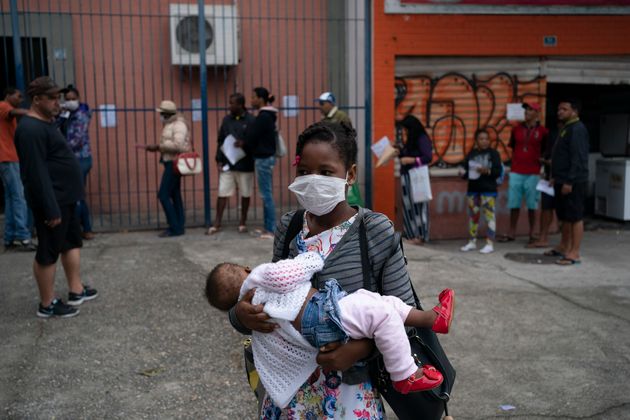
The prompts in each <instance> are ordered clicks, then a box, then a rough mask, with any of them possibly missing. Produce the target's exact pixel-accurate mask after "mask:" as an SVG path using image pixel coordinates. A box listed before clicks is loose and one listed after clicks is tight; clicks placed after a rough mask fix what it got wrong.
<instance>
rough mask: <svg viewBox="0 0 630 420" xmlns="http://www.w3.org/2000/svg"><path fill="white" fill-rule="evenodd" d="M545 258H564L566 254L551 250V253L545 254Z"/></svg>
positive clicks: (546, 252)
mask: <svg viewBox="0 0 630 420" xmlns="http://www.w3.org/2000/svg"><path fill="white" fill-rule="evenodd" d="M543 255H544V256H545V257H562V258H564V254H563V253H562V252H560V251H556V250H555V249H550V250H549V251H545V252H543Z"/></svg>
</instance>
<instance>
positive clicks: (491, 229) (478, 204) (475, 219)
mask: <svg viewBox="0 0 630 420" xmlns="http://www.w3.org/2000/svg"><path fill="white" fill-rule="evenodd" d="M495 201H496V196H494V195H485V194H481V193H469V194H468V233H469V234H470V239H477V231H478V230H479V219H480V217H481V210H482V209H483V215H484V217H485V218H486V223H487V225H488V229H487V232H486V238H487V240H488V241H494V238H495V234H496V218H495V214H494V204H495Z"/></svg>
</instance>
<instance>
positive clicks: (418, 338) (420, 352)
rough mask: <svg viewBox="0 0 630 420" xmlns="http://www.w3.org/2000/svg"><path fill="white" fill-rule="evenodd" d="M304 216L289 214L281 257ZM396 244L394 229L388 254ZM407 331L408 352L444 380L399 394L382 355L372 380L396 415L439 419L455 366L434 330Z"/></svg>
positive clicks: (362, 232) (379, 286) (366, 262)
mask: <svg viewBox="0 0 630 420" xmlns="http://www.w3.org/2000/svg"><path fill="white" fill-rule="evenodd" d="M303 220H304V210H298V211H296V212H295V214H294V215H293V217H292V218H291V221H290V222H289V226H288V228H287V232H286V234H285V237H284V248H283V250H282V259H285V258H287V257H288V256H289V246H290V244H291V241H292V240H293V238H295V236H297V234H298V233H299V232H300V229H301V228H302V223H303ZM359 223H360V224H359V245H360V248H361V265H362V266H363V288H364V289H366V290H372V281H371V273H372V265H371V263H370V257H369V254H368V248H367V246H368V240H367V232H366V228H365V224H364V222H363V220H361V221H360V222H359ZM399 245H400V247H401V250H402V239H401V236H400V233H398V232H396V233H395V234H394V236H393V237H392V245H391V248H390V253H389V257H391V256H393V255H394V254H395V252H396V250H397V249H398V246H399ZM406 261H407V260H406V258H405V263H406ZM384 268H385V267H384V265H383V268H382V269H381V272H380V273H379V277H378V280H377V283H376V290H372V291H376V292H378V293H379V294H383V280H384V279H383V275H384V272H383V271H384ZM411 290H412V292H413V298H414V301H415V306H416V307H417V308H418V309H422V307H421V305H420V300H419V299H418V296H417V295H416V291H415V290H414V288H413V285H411ZM408 335H409V344H410V345H411V352H412V354H413V356H414V358H415V359H416V362H419V363H421V364H430V365H433V366H435V368H436V369H437V370H438V371H440V372H441V373H442V375H443V376H444V382H442V385H440V386H439V387H438V388H435V389H432V390H429V391H424V392H414V393H410V394H406V395H404V394H401V393H399V392H397V391H396V390H394V388H393V387H392V382H391V380H390V378H389V374H388V373H387V371H386V370H385V366H384V364H383V358H382V357H381V356H379V357H377V358H376V359H375V360H374V361H372V362H370V373H371V377H372V384H373V385H374V386H375V387H377V388H378V390H379V391H380V392H381V394H382V395H383V397H385V400H387V403H388V404H389V405H390V406H391V408H392V409H393V410H394V413H396V416H398V418H400V419H401V420H408V419H409V420H425V419H426V420H434V419H435V420H439V419H440V418H441V417H442V415H443V414H445V415H448V407H447V403H448V400H449V399H450V394H451V391H452V389H453V383H454V382H455V369H454V368H453V365H451V362H450V361H449V360H448V357H446V354H445V353H444V350H443V349H442V346H441V345H440V342H439V341H438V338H437V336H436V335H435V333H434V332H433V331H431V330H430V329H426V328H419V329H415V328H413V329H411V330H410V331H409V332H408Z"/></svg>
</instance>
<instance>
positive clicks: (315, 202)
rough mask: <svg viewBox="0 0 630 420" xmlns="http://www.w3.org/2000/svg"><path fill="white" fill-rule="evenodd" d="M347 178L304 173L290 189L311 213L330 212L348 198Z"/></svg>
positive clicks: (320, 214)
mask: <svg viewBox="0 0 630 420" xmlns="http://www.w3.org/2000/svg"><path fill="white" fill-rule="evenodd" d="M347 178H348V175H347V174H346V179H343V178H337V177H336V176H324V175H303V176H298V177H297V178H295V181H293V183H292V184H291V185H289V190H290V191H291V192H293V194H295V196H296V198H297V201H298V202H299V203H300V205H301V206H302V207H304V208H305V209H306V211H308V212H309V213H313V214H314V215H316V216H322V215H324V214H328V213H330V212H331V211H333V209H334V208H335V207H336V206H337V204H339V203H341V202H342V201H344V200H345V199H346V183H347Z"/></svg>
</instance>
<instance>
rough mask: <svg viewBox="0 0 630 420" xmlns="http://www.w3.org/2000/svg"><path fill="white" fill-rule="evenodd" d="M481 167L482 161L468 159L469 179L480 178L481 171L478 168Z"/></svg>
mask: <svg viewBox="0 0 630 420" xmlns="http://www.w3.org/2000/svg"><path fill="white" fill-rule="evenodd" d="M481 167H482V165H481V163H479V162H477V161H476V160H469V161H468V179H479V177H480V176H481V174H480V173H479V171H478V170H477V169H481Z"/></svg>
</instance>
